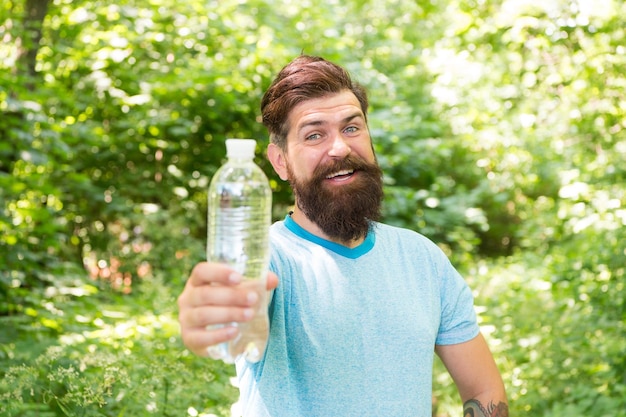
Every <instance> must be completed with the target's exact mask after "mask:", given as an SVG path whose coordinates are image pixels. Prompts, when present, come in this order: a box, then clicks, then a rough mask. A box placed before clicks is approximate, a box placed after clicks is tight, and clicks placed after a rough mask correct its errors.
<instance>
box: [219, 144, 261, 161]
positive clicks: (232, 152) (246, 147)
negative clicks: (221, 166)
mask: <svg viewBox="0 0 626 417" xmlns="http://www.w3.org/2000/svg"><path fill="white" fill-rule="evenodd" d="M255 148H256V140H254V139H226V156H227V157H228V158H238V159H254V150H255Z"/></svg>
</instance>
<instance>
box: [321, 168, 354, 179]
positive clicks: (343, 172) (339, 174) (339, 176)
mask: <svg viewBox="0 0 626 417" xmlns="http://www.w3.org/2000/svg"><path fill="white" fill-rule="evenodd" d="M352 174H354V170H353V169H344V170H341V171H337V172H333V173H332V174H330V175H327V176H326V179H327V180H332V179H344V178H348V177H350V176H351V175H352Z"/></svg>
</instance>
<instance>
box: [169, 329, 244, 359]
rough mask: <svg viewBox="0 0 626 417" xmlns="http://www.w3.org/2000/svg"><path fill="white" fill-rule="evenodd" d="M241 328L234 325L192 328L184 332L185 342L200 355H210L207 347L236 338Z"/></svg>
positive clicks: (192, 350) (188, 347)
mask: <svg viewBox="0 0 626 417" xmlns="http://www.w3.org/2000/svg"><path fill="white" fill-rule="evenodd" d="M238 333H239V330H238V329H237V328H236V327H234V326H225V327H222V328H219V329H214V330H206V329H192V330H187V331H184V332H182V335H181V336H182V339H183V343H184V344H185V346H186V347H187V349H189V350H190V351H191V352H193V353H194V354H196V355H198V356H202V357H206V356H208V351H207V348H208V347H209V346H212V345H217V344H220V343H224V342H228V341H229V340H231V339H233V338H235V337H236V336H237V334H238Z"/></svg>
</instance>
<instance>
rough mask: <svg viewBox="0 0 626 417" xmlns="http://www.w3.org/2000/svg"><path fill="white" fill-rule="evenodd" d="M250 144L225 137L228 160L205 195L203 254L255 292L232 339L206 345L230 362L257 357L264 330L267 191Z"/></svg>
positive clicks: (266, 326)
mask: <svg viewBox="0 0 626 417" xmlns="http://www.w3.org/2000/svg"><path fill="white" fill-rule="evenodd" d="M255 146H256V142H255V141H254V140H252V139H227V140H226V148H227V157H228V161H227V162H226V164H224V165H223V166H222V167H221V168H220V169H219V170H218V171H217V172H216V173H215V175H214V176H213V179H212V180H211V184H210V186H209V195H208V203H209V207H208V236H207V237H208V239H207V258H208V261H210V262H220V263H225V264H228V265H229V266H231V267H232V268H233V269H234V270H235V271H237V272H238V273H240V274H241V275H242V276H243V277H244V282H243V283H242V284H241V285H244V286H247V287H249V288H250V289H252V290H254V291H256V292H257V294H258V296H259V301H258V303H257V304H256V308H257V311H256V312H255V313H256V314H255V316H254V318H253V319H252V320H251V321H249V322H244V323H232V325H234V326H237V327H238V328H239V335H238V336H237V338H236V339H234V340H232V341H230V342H228V343H222V344H220V345H217V346H213V347H211V348H209V354H210V356H211V357H213V358H215V359H221V360H223V361H224V362H226V363H233V362H234V361H235V359H237V358H238V357H239V356H241V355H243V356H244V357H245V358H246V359H247V360H248V361H251V362H256V361H259V360H260V359H262V358H263V354H264V352H265V346H266V344H267V338H268V334H269V322H268V316H267V291H266V278H267V270H268V263H269V226H270V224H271V210H272V192H271V189H270V186H269V182H268V180H267V177H266V176H265V174H264V173H263V171H262V170H261V168H259V167H258V166H257V165H256V164H255V163H254V161H253V158H254V149H255Z"/></svg>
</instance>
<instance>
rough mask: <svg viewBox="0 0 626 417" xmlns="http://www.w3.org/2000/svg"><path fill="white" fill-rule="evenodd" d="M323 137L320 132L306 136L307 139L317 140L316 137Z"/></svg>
mask: <svg viewBox="0 0 626 417" xmlns="http://www.w3.org/2000/svg"><path fill="white" fill-rule="evenodd" d="M320 137H321V135H320V134H319V133H313V134H312V135H309V136H307V137H305V139H306V140H315V139H319V138H320Z"/></svg>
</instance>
